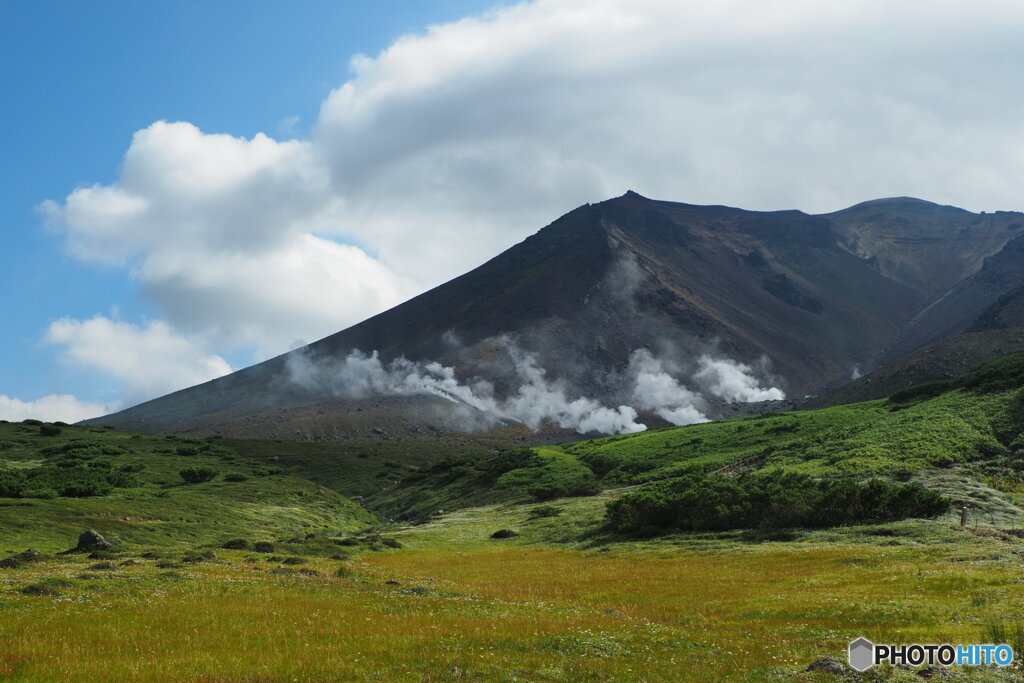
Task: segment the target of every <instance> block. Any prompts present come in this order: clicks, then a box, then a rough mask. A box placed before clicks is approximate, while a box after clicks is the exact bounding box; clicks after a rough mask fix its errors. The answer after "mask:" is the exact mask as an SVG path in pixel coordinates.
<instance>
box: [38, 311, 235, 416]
mask: <svg viewBox="0 0 1024 683" xmlns="http://www.w3.org/2000/svg"><path fill="white" fill-rule="evenodd" d="M45 341H46V342H47V343H50V344H56V345H60V346H62V347H63V349H62V351H61V357H62V359H63V360H65V361H66V362H69V363H74V364H76V365H80V366H85V367H88V368H92V369H95V370H99V371H101V372H104V373H106V374H109V375H110V376H112V377H114V378H116V379H118V380H120V382H121V383H122V386H123V392H124V402H125V403H126V404H129V405H130V404H133V403H137V402H139V401H145V400H147V399H150V398H155V397H156V396H159V395H161V394H165V393H168V392H171V391H176V390H178V389H183V388H185V387H188V386H192V385H193V384H199V383H201V382H205V381H207V380H211V379H214V378H215V377H220V376H222V375H226V374H228V373H229V372H231V368H230V367H229V366H228V364H227V363H226V362H225V361H224V359H223V358H221V357H220V356H217V355H214V354H210V353H208V352H206V351H205V350H204V349H203V348H202V345H201V344H200V343H197V342H195V341H194V340H191V339H188V338H186V337H183V336H180V335H178V334H176V333H175V332H174V331H173V330H172V329H171V328H170V327H169V326H168V325H167V324H166V323H163V322H159V321H157V322H152V323H149V324H148V325H146V326H145V327H139V326H136V325H132V324H129V323H125V322H120V321H114V320H110V319H109V318H105V317H103V316H96V317H94V318H91V319H89V320H84V321H82V320H72V319H70V318H63V319H61V320H58V321H56V322H54V323H52V324H51V325H50V328H49V330H47V333H46V337H45Z"/></svg>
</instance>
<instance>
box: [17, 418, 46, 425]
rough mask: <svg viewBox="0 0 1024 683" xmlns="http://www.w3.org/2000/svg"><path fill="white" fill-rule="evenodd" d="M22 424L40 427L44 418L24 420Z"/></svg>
mask: <svg viewBox="0 0 1024 683" xmlns="http://www.w3.org/2000/svg"><path fill="white" fill-rule="evenodd" d="M21 424H23V425H28V426H30V427H39V426H41V425H42V424H43V421H42V420H32V419H29V420H22V421H21Z"/></svg>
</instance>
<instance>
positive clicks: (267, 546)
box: [252, 541, 274, 553]
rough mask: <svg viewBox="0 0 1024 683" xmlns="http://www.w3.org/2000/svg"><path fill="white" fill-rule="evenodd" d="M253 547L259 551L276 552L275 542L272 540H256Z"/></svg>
mask: <svg viewBox="0 0 1024 683" xmlns="http://www.w3.org/2000/svg"><path fill="white" fill-rule="evenodd" d="M252 549H253V550H255V551H256V552H258V553H272V552H274V544H273V543H271V542H270V541H256V542H255V543H253V544H252Z"/></svg>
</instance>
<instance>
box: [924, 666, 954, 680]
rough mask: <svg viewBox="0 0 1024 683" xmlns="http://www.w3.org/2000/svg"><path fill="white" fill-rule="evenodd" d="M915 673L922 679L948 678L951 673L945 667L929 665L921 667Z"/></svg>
mask: <svg viewBox="0 0 1024 683" xmlns="http://www.w3.org/2000/svg"><path fill="white" fill-rule="evenodd" d="M917 675H918V676H920V677H921V678H924V679H931V678H950V677H952V675H953V674H952V673H951V672H950V671H949V669H946V668H944V667H941V666H930V667H928V668H927V669H921V670H920V671H918V672H917Z"/></svg>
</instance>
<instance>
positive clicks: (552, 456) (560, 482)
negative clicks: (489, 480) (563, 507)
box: [495, 449, 601, 500]
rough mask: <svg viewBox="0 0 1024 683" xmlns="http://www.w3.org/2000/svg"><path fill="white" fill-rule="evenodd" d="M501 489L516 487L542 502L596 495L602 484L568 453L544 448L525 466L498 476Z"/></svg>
mask: <svg viewBox="0 0 1024 683" xmlns="http://www.w3.org/2000/svg"><path fill="white" fill-rule="evenodd" d="M495 486H496V487H497V488H515V489H519V490H520V491H523V492H524V493H527V494H529V495H531V496H533V497H534V498H536V499H538V500H550V499H552V498H562V497H564V496H592V495H594V494H595V493H599V492H600V491H601V484H600V482H599V481H598V480H597V477H595V476H594V473H593V472H592V471H591V470H590V468H589V467H587V466H586V465H585V464H583V463H582V462H580V461H579V460H577V459H576V458H575V457H573V456H571V455H568V454H566V453H561V452H558V451H552V450H543V449H541V450H540V451H539V452H537V453H533V455H532V457H531V459H530V460H529V461H527V462H526V465H525V466H523V467H518V468H516V469H513V470H509V471H507V472H505V473H504V474H502V475H501V476H500V477H498V480H497V481H496V482H495Z"/></svg>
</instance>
